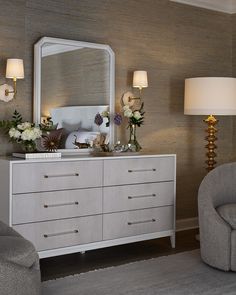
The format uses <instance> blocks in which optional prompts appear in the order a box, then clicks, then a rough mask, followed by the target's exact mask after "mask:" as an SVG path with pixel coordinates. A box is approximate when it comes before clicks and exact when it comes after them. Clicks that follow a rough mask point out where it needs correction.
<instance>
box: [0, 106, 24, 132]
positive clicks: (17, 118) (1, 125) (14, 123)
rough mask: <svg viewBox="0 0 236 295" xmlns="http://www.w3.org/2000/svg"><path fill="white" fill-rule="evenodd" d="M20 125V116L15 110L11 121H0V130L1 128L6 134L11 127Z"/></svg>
mask: <svg viewBox="0 0 236 295" xmlns="http://www.w3.org/2000/svg"><path fill="white" fill-rule="evenodd" d="M21 123H22V116H21V114H20V113H19V112H18V111H17V110H15V111H14V113H13V115H12V120H2V121H0V128H2V129H3V130H4V131H5V132H6V133H7V132H8V131H9V130H10V129H11V128H12V127H17V125H18V124H21Z"/></svg>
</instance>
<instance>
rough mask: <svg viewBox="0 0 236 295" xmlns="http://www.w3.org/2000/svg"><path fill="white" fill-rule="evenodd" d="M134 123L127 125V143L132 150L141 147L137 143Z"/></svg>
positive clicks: (135, 150) (138, 149)
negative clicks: (128, 132)
mask: <svg viewBox="0 0 236 295" xmlns="http://www.w3.org/2000/svg"><path fill="white" fill-rule="evenodd" d="M136 127H137V126H136V125H135V124H130V125H129V131H130V134H129V142H128V143H129V144H130V148H131V150H132V151H134V152H138V151H140V150H141V149H142V147H141V145H140V144H139V143H138V141H137V138H136Z"/></svg>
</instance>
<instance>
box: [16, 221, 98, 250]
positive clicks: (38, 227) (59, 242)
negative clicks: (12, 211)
mask: <svg viewBox="0 0 236 295" xmlns="http://www.w3.org/2000/svg"><path fill="white" fill-rule="evenodd" d="M13 228H14V229H15V230H16V231H18V232H19V233H20V234H21V235H22V236H24V237H25V238H26V239H28V240H29V241H31V242H32V243H33V244H34V246H35V247H36V250H37V251H42V250H49V249H56V248H60V247H67V246H74V245H79V244H87V243H91V242H96V241H101V240H102V216H101V215H96V216H88V217H79V218H72V219H62V220H56V221H49V222H40V223H30V224H22V225H15V226H13Z"/></svg>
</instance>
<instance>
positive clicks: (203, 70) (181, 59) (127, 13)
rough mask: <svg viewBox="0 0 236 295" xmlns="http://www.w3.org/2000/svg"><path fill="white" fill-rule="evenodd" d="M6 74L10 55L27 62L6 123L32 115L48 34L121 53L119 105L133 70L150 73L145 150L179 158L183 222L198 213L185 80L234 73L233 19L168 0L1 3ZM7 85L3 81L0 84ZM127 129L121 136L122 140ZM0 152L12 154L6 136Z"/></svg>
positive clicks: (226, 126)
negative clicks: (37, 57)
mask: <svg viewBox="0 0 236 295" xmlns="http://www.w3.org/2000/svg"><path fill="white" fill-rule="evenodd" d="M0 4H1V10H0V19H1V25H0V53H1V60H0V73H1V77H2V76H3V75H4V66H5V65H4V63H5V58H6V57H11V56H18V57H22V58H24V59H25V65H26V77H25V80H24V81H20V82H19V83H18V86H19V92H18V93H19V95H18V98H17V99H16V100H15V101H13V102H11V103H8V104H5V103H3V102H0V108H1V113H0V119H3V118H8V117H9V116H10V114H11V113H12V111H13V110H14V109H15V108H17V109H18V110H19V111H20V112H22V114H23V115H24V116H25V118H26V119H31V117H32V116H31V114H32V86H33V85H32V79H33V78H32V74H33V66H32V61H33V44H34V43H35V42H36V41H37V40H38V39H39V38H40V37H42V36H49V37H60V38H67V39H75V40H82V41H90V42H98V43H105V44H109V45H110V46H111V47H112V49H113V50H114V52H115V54H116V101H117V107H119V102H120V96H121V94H122V93H123V92H124V91H126V90H131V89H130V84H131V76H132V75H131V73H132V71H133V70H135V69H144V70H147V71H148V74H149V85H150V86H149V88H147V89H145V90H144V92H143V99H144V101H145V111H146V119H145V125H144V126H143V127H141V128H140V129H139V130H138V137H139V139H140V143H141V145H142V146H143V148H144V149H145V150H149V151H153V152H157V153H159V152H160V153H176V154H177V157H178V169H177V217H178V218H188V217H193V216H196V215H197V203H196V196H197V189H198V186H199V183H200V181H201V179H202V178H203V176H204V174H205V171H204V168H203V167H204V165H203V160H204V148H203V146H204V140H203V137H204V125H203V123H202V119H203V118H202V117H191V116H184V115H183V90H184V79H185V78H186V77H193V76H231V75H232V54H231V51H232V35H231V16H230V15H226V14H223V13H218V12H213V11H209V10H204V9H200V8H194V7H190V6H185V5H181V4H177V3H173V2H169V1H168V0H145V1H142V0H97V1H95V0H80V1H78V0H11V1H8V3H7V5H6V1H3V0H0ZM1 80H2V81H3V79H1ZM219 128H220V133H219V135H218V137H219V142H218V146H219V148H218V153H219V157H218V159H219V162H220V163H222V162H227V161H229V160H230V159H231V157H233V152H234V151H233V146H232V144H233V140H232V139H233V136H232V130H233V122H232V119H231V118H222V119H221V121H220V124H219ZM124 132H127V131H126V129H125V127H123V129H122V130H119V131H118V134H119V137H120V138H122V139H124V134H125V133H124ZM1 139H2V141H1V143H2V144H1V146H0V152H1V153H2V154H5V153H6V152H10V151H11V145H9V144H8V143H7V140H6V138H3V137H2V138H1Z"/></svg>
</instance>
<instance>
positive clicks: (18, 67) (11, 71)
mask: <svg viewBox="0 0 236 295" xmlns="http://www.w3.org/2000/svg"><path fill="white" fill-rule="evenodd" d="M6 78H10V79H13V78H16V79H24V63H23V59H18V58H9V59H8V60H7V69H6Z"/></svg>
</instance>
